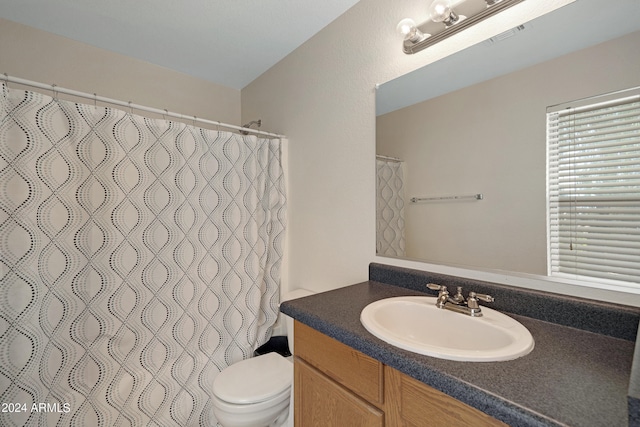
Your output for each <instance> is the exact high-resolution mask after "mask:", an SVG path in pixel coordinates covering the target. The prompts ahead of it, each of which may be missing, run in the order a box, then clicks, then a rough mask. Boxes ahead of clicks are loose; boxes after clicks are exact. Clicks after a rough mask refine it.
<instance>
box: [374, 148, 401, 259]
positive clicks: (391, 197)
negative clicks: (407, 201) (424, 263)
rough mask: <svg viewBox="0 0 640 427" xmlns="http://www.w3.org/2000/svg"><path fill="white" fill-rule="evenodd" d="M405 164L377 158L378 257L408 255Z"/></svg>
mask: <svg viewBox="0 0 640 427" xmlns="http://www.w3.org/2000/svg"><path fill="white" fill-rule="evenodd" d="M403 165H404V163H403V162H398V161H390V160H383V159H376V172H377V183H376V192H377V194H376V254H378V255H382V256H397V257H402V256H405V239H404V226H405V222H404V175H403Z"/></svg>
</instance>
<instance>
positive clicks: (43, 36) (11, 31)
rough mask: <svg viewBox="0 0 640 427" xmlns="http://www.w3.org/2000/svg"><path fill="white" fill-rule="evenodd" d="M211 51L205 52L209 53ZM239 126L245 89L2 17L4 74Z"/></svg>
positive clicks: (0, 36)
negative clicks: (241, 101) (218, 83)
mask: <svg viewBox="0 0 640 427" xmlns="http://www.w3.org/2000/svg"><path fill="white" fill-rule="evenodd" d="M204 54H206V53H204ZM3 73H6V74H8V75H10V76H12V77H19V78H23V79H27V80H32V81H36V82H40V83H46V84H55V85H57V86H60V87H64V88H69V89H74V90H77V91H81V92H87V93H96V94H97V95H99V96H103V97H106V98H112V99H118V100H122V101H131V102H132V103H133V104H139V105H144V106H148V107H154V108H159V109H161V110H165V109H166V110H169V111H172V112H176V113H180V114H184V115H187V116H196V117H200V118H205V119H209V120H215V121H221V122H224V123H229V124H233V125H240V124H241V123H240V91H238V90H236V89H230V88H227V87H224V86H221V85H217V84H213V83H210V82H207V81H204V80H202V79H197V78H194V77H191V76H188V75H186V74H182V73H179V72H176V71H172V70H169V69H166V68H163V67H160V66H157V65H153V64H150V63H148V62H144V61H140V60H137V59H133V58H130V57H127V56H124V55H120V54H117V53H113V52H109V51H106V50H103V49H99V48H96V47H93V46H89V45H87V44H83V43H79V42H76V41H73V40H70V39H67V38H65V37H60V36H56V35H54V34H51V33H47V32H44V31H40V30H36V29H34V28H31V27H28V26H25V25H22V24H18V23H15V22H12V21H8V20H6V19H2V18H0V74H3Z"/></svg>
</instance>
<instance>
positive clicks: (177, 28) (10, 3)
mask: <svg viewBox="0 0 640 427" xmlns="http://www.w3.org/2000/svg"><path fill="white" fill-rule="evenodd" d="M357 2H358V0H323V1H317V0H181V1H176V0H135V1H132V0H109V1H104V0H0V17H2V18H5V19H8V20H10V21H14V22H18V23H21V24H25V25H28V26H31V27H35V28H38V29H41V30H44V31H48V32H50V33H54V34H58V35H61V36H64V37H67V38H70V39H73V40H76V41H80V42H83V43H87V44H89V45H92V46H96V47H99V48H102V49H106V50H109V51H112V52H117V53H120V54H124V55H127V56H131V57H134V58H138V59H141V60H144V61H147V62H150V63H153V64H156V65H160V66H163V67H166V68H169V69H172V70H175V71H180V72H183V73H186V74H189V75H191V76H195V77H198V78H201V79H204V80H207V81H211V82H214V83H217V84H220V85H223V86H227V87H231V88H235V89H242V88H243V87H245V86H246V85H247V84H249V83H251V82H252V81H253V80H254V79H256V78H257V77H258V76H260V75H261V74H262V73H263V72H265V71H266V70H268V69H269V68H271V67H272V66H273V65H275V64H276V63H277V62H278V61H280V60H281V59H282V58H284V57H285V56H287V55H288V54H289V53H291V52H292V51H293V50H295V49H296V48H297V47H299V46H300V45H302V44H303V43H304V42H305V41H307V40H308V39H310V38H311V37H312V36H313V35H314V34H316V33H317V32H319V31H320V30H321V29H322V28H324V27H325V26H327V25H328V24H329V23H330V22H332V21H333V20H334V19H336V18H337V17H338V16H340V15H341V14H343V13H344V12H345V11H346V10H347V9H349V8H350V7H351V6H353V5H354V4H356V3H357Z"/></svg>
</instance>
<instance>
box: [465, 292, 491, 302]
mask: <svg viewBox="0 0 640 427" xmlns="http://www.w3.org/2000/svg"><path fill="white" fill-rule="evenodd" d="M472 294H473V297H474V298H478V299H479V300H480V301H484V302H494V301H495V298H494V297H492V296H491V295H487V294H476V293H475V292H470V293H469V297H472Z"/></svg>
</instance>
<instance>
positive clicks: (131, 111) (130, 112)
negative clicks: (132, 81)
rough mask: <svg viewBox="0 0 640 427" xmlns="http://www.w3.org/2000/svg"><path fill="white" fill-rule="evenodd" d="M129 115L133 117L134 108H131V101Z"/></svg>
mask: <svg viewBox="0 0 640 427" xmlns="http://www.w3.org/2000/svg"><path fill="white" fill-rule="evenodd" d="M129 114H131V115H133V107H132V106H131V101H129Z"/></svg>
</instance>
